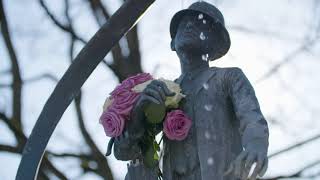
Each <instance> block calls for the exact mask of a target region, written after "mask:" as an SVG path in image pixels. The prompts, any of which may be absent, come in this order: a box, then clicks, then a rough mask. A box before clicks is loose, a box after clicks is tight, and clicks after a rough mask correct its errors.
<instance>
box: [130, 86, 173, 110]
mask: <svg viewBox="0 0 320 180" xmlns="http://www.w3.org/2000/svg"><path fill="white" fill-rule="evenodd" d="M174 95H175V92H171V91H170V90H169V88H168V87H167V85H166V84H165V83H164V82H162V81H159V80H153V81H152V82H151V83H150V84H148V85H147V87H146V88H145V89H144V90H143V91H142V93H141V96H140V98H139V100H138V102H137V104H136V105H137V107H139V109H143V107H144V106H145V105H147V104H149V103H156V104H163V105H164V103H165V100H166V96H174Z"/></svg>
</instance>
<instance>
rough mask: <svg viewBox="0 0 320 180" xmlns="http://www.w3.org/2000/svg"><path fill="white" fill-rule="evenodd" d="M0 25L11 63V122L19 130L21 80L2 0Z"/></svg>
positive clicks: (0, 2)
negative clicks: (15, 124)
mask: <svg viewBox="0 0 320 180" xmlns="http://www.w3.org/2000/svg"><path fill="white" fill-rule="evenodd" d="M0 23H1V32H2V36H3V39H4V42H5V45H6V48H7V50H8V53H9V57H10V61H11V74H12V77H13V84H12V92H13V95H12V99H13V103H12V111H13V113H12V114H13V117H12V120H13V121H15V122H16V123H17V126H18V127H19V128H22V123H21V91H22V80H21V74H20V67H19V63H18V58H17V55H16V52H15V49H14V47H13V44H12V41H11V37H10V32H9V27H8V23H7V18H6V15H5V11H4V6H3V2H2V0H0Z"/></svg>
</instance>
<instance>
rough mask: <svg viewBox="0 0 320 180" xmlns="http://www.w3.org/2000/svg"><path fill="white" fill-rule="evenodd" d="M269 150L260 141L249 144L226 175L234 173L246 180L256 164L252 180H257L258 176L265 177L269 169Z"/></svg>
mask: <svg viewBox="0 0 320 180" xmlns="http://www.w3.org/2000/svg"><path fill="white" fill-rule="evenodd" d="M267 149H268V147H267V146H266V144H265V143H264V142H263V141H259V139H257V140H255V141H252V142H250V143H248V144H247V146H246V147H245V150H244V151H242V152H241V153H240V155H238V157H237V158H236V159H235V160H234V161H233V162H232V163H231V165H230V167H229V169H228V170H227V172H225V175H227V174H229V173H233V174H234V176H235V177H237V178H240V179H241V180H246V179H248V178H249V177H248V175H249V172H250V169H251V167H252V165H253V163H256V166H255V168H254V170H253V173H252V175H251V176H250V180H255V179H256V178H257V176H258V175H259V176H260V177H261V176H263V175H264V174H265V172H266V171H267V168H268V156H267Z"/></svg>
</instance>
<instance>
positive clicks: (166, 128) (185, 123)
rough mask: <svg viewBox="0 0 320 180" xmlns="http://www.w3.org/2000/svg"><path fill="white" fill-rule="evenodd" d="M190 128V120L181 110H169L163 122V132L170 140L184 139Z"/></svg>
mask: <svg viewBox="0 0 320 180" xmlns="http://www.w3.org/2000/svg"><path fill="white" fill-rule="evenodd" d="M190 128H191V120H190V119H189V118H188V117H187V116H186V115H185V114H184V113H183V111H181V110H174V111H171V112H169V113H168V114H167V116H166V119H165V120H164V124H163V132H164V133H165V135H166V136H167V137H168V139H170V140H178V141H181V140H183V139H185V138H186V137H187V135H188V132H189V130H190Z"/></svg>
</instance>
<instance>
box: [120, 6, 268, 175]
mask: <svg viewBox="0 0 320 180" xmlns="http://www.w3.org/2000/svg"><path fill="white" fill-rule="evenodd" d="M170 33H171V38H172V42H171V48H172V50H173V51H176V53H177V55H178V57H179V59H180V63H181V72H182V74H181V76H180V77H179V78H178V79H176V80H175V82H177V83H179V84H180V86H181V88H182V93H184V94H186V95H187V96H186V98H185V99H183V100H182V102H181V103H180V109H182V110H183V111H184V112H185V113H186V114H187V115H188V116H189V117H191V119H192V121H193V124H192V127H191V130H190V132H189V134H188V136H187V138H186V139H184V140H183V141H171V140H169V139H167V138H164V156H163V179H164V180H211V179H212V180H234V179H247V178H248V174H249V171H250V168H251V167H252V164H253V163H255V162H256V166H255V168H254V171H253V173H252V175H251V177H250V179H256V177H257V176H258V175H261V176H262V175H263V174H264V173H265V171H266V169H267V166H268V158H267V151H268V136H269V132H268V126H267V122H266V120H265V118H264V116H263V114H262V113H261V111H260V107H259V103H258V101H257V98H256V96H255V92H254V89H253V87H252V86H251V84H250V82H249V81H248V79H247V78H246V76H245V75H244V73H243V72H242V70H241V69H239V68H234V67H232V68H218V67H209V63H208V61H213V60H216V59H218V58H220V57H222V56H223V55H225V54H226V53H227V51H228V50H229V47H230V38H229V34H228V31H227V30H226V28H225V25H224V19H223V16H222V14H221V12H220V11H219V10H218V9H217V8H216V7H214V6H213V5H211V4H209V3H206V2H203V1H201V2H196V3H194V4H192V5H191V6H190V7H189V8H188V9H185V10H182V11H179V12H178V13H176V14H175V15H174V17H173V18H172V21H171V25H170ZM170 95H172V93H171V92H169V91H168V89H167V87H166V86H165V84H163V83H161V82H159V81H156V80H154V81H153V82H152V83H151V84H150V85H149V86H148V87H147V88H146V89H145V90H144V92H143V93H142V95H141V96H140V99H139V100H138V102H137V103H136V105H135V107H134V109H133V112H132V117H131V118H132V119H131V121H130V123H129V124H128V125H127V127H126V131H125V133H124V134H123V135H122V136H121V137H118V138H116V139H115V141H114V143H115V147H114V154H115V157H116V158H117V159H119V160H135V159H139V157H140V156H141V148H143V147H141V144H140V143H139V142H140V138H141V137H142V136H143V133H144V118H145V117H144V113H143V108H144V106H145V105H146V104H147V103H148V102H156V103H160V104H164V99H165V96H170ZM135 161H137V162H140V161H139V160H135ZM140 163H141V162H140ZM132 166H133V167H134V166H139V164H138V163H136V162H134V163H132V164H131V166H130V167H129V172H128V174H127V177H126V179H130V180H135V179H139V178H138V177H134V176H136V175H134V172H130V168H132ZM142 171H144V170H142ZM142 171H141V172H142ZM130 173H131V175H130ZM149 173H150V172H149ZM142 174H143V173H142ZM143 176H144V177H145V179H156V176H153V175H152V171H151V175H150V174H149V175H148V172H147V170H146V173H145V174H144V175H143ZM147 177H148V178H147ZM140 179H143V178H140Z"/></svg>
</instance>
